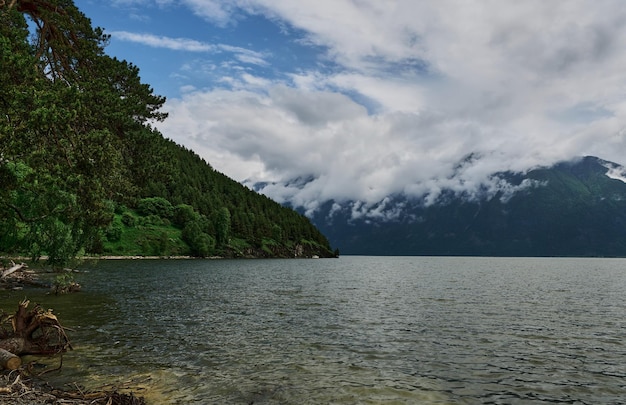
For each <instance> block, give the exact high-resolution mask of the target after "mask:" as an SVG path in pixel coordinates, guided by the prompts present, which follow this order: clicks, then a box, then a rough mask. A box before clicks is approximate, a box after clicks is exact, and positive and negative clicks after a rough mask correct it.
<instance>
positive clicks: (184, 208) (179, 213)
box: [172, 204, 200, 229]
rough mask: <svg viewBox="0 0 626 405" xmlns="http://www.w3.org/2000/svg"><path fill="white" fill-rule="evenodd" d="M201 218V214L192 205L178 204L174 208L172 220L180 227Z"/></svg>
mask: <svg viewBox="0 0 626 405" xmlns="http://www.w3.org/2000/svg"><path fill="white" fill-rule="evenodd" d="M198 220H200V215H199V214H198V213H197V212H196V211H195V210H194V209H193V207H192V206H191V205H187V204H178V205H177V206H176V207H175V208H174V218H173V219H172V222H173V224H174V225H175V226H177V227H178V228H181V229H182V228H184V227H185V225H186V224H187V223H188V222H191V221H198Z"/></svg>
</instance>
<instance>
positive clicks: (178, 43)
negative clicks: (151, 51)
mask: <svg viewBox="0 0 626 405" xmlns="http://www.w3.org/2000/svg"><path fill="white" fill-rule="evenodd" d="M110 34H111V36H113V37H114V38H116V39H119V40H121V41H128V42H136V43H139V44H143V45H147V46H151V47H153V48H166V49H171V50H174V51H188V52H211V51H215V50H216V49H217V47H216V46H215V45H211V44H206V43H203V42H200V41H196V40H193V39H187V38H169V37H164V36H158V35H152V34H138V33H134V32H128V31H113V32H111V33H110Z"/></svg>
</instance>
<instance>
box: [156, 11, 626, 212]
mask: <svg viewBox="0 0 626 405" xmlns="http://www.w3.org/2000/svg"><path fill="white" fill-rule="evenodd" d="M185 3H186V4H188V5H189V6H190V7H192V9H193V10H194V12H195V13H197V14H198V15H201V16H204V17H205V18H207V19H210V20H211V21H213V22H219V23H220V24H231V23H232V24H235V23H236V18H237V15H238V14H237V13H257V14H263V15H265V16H266V17H268V18H270V19H274V20H276V21H279V22H281V23H285V24H288V25H289V26H291V27H294V28H297V29H299V30H302V32H304V33H305V39H304V41H305V42H307V43H310V44H315V45H316V46H321V47H322V48H323V49H324V50H325V55H324V58H325V60H330V61H332V62H333V63H335V64H336V66H337V68H335V69H333V70H331V71H330V72H329V71H328V70H322V69H320V70H315V69H314V68H311V69H309V70H307V71H296V70H294V71H292V72H285V75H284V76H283V77H284V79H280V80H276V79H273V80H270V79H267V78H263V77H261V76H260V75H256V74H254V72H249V71H246V72H241V74H240V75H239V76H237V75H234V76H229V77H228V80H229V82H230V83H231V88H230V90H227V89H219V90H218V89H215V90H206V91H195V92H188V93H186V94H184V95H183V96H182V97H181V98H180V99H178V100H171V101H169V102H168V105H167V108H168V110H169V112H170V118H169V119H168V120H167V121H166V122H165V123H164V124H163V126H162V127H161V129H162V131H163V132H164V134H166V136H169V137H171V138H173V139H174V140H176V141H177V142H180V143H182V144H185V145H187V146H190V147H192V148H193V149H194V150H196V151H197V152H198V153H200V154H201V155H203V156H204V157H205V158H207V159H208V161H209V162H211V164H212V165H213V166H214V167H216V168H218V170H221V171H223V172H225V173H226V174H228V175H230V176H232V177H234V178H235V179H237V180H244V179H250V180H252V181H257V180H258V181H271V182H276V184H274V185H271V186H268V187H267V188H266V189H265V192H266V193H267V194H268V195H270V196H272V197H273V198H275V199H277V200H279V201H284V200H290V201H293V202H294V203H296V204H300V205H302V206H305V207H308V208H310V209H314V208H315V205H316V202H319V201H323V200H325V199H330V198H334V199H336V200H339V201H341V200H349V199H352V200H359V201H362V203H363V205H359V206H358V207H357V208H358V209H356V211H355V215H358V213H359V212H360V211H362V209H364V207H370V208H371V207H373V205H372V204H375V203H378V202H381V201H384V198H385V197H386V196H387V195H390V194H392V193H398V192H404V193H408V194H412V195H418V196H424V197H425V198H429V199H430V200H431V201H434V199H436V198H437V196H438V195H439V193H440V191H441V190H442V189H446V188H447V189H452V190H456V191H458V192H465V193H468V195H471V193H473V192H476V190H478V189H479V188H480V187H481V185H482V186H487V187H500V188H502V189H503V190H504V191H505V192H512V191H514V189H512V188H507V187H508V186H506V185H504V184H498V183H497V181H496V180H494V179H493V178H491V177H490V175H491V174H492V173H494V172H497V171H503V170H516V171H525V170H528V169H530V168H532V167H535V166H536V165H539V164H550V163H553V162H555V161H557V160H561V159H569V158H572V157H575V156H579V155H586V154H593V155H597V156H600V157H602V158H604V159H608V160H615V161H618V162H619V161H620V160H623V156H626V91H625V90H626V53H625V52H623V49H626V24H624V21H626V8H624V7H623V3H622V2H621V1H617V0H600V1H597V0H594V1H591V0H572V1H568V2H546V1H541V0H528V1H524V2H517V1H502V0H481V1H469V0H457V1H454V0H440V1H436V2H435V1H433V2H415V1H412V0H395V1H390V2H380V1H378V0H360V1H349V0H301V1H298V2H293V1H291V0H271V1H270V0H233V1H232V2H218V1H209V0H204V1H202V0H193V1H191V0H187V1H186V2H185ZM298 40H299V41H302V38H299V39H298ZM172 46H173V45H172ZM222 50H224V49H223V48H222ZM251 52H252V51H251ZM236 53H237V52H236ZM238 54H239V55H240V56H241V57H246V56H247V57H250V58H252V59H254V58H258V59H259V62H260V63H258V64H260V65H261V64H262V62H263V61H265V60H266V55H264V54H262V53H259V54H254V53H246V52H238ZM472 152H473V153H475V155H474V156H475V157H478V158H475V159H473V160H471V161H470V162H469V163H467V164H465V165H461V166H460V167H459V166H458V163H459V162H460V161H462V159H463V158H464V157H465V156H467V155H468V154H469V153H472ZM308 176H313V177H314V179H315V180H314V181H311V182H309V183H307V184H306V185H305V187H304V189H299V188H296V187H294V186H290V185H289V184H287V181H288V180H290V179H293V178H297V177H308ZM381 206H384V204H382V205H378V206H377V207H378V208H377V209H379V211H380V209H381V208H380V207H381ZM372 212H373V213H376V212H378V211H372Z"/></svg>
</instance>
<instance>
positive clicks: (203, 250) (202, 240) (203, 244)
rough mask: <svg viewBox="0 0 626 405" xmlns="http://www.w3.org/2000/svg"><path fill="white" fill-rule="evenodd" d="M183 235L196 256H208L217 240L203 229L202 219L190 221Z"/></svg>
mask: <svg viewBox="0 0 626 405" xmlns="http://www.w3.org/2000/svg"><path fill="white" fill-rule="evenodd" d="M181 236H182V239H183V241H185V242H186V243H187V245H189V248H190V250H191V254H192V255H194V256H200V257H206V256H209V255H210V254H211V253H212V252H213V250H214V249H215V240H214V239H213V238H212V237H211V236H209V235H207V234H206V233H205V232H203V231H202V224H201V221H190V222H188V223H187V224H186V225H185V227H184V228H183V231H182V235H181Z"/></svg>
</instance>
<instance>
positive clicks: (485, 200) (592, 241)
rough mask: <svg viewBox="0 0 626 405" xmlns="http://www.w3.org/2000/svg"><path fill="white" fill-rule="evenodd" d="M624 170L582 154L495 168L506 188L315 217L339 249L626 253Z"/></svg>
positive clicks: (339, 208) (400, 198)
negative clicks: (527, 167) (519, 168)
mask: <svg viewBox="0 0 626 405" xmlns="http://www.w3.org/2000/svg"><path fill="white" fill-rule="evenodd" d="M624 172H626V169H624V168H623V167H621V166H620V165H617V164H615V163H611V162H607V161H604V160H601V159H598V158H596V157H585V158H582V159H577V160H574V161H570V162H562V163H559V164H556V165H554V166H552V167H542V168H537V169H534V170H531V171H529V172H527V173H526V174H516V173H510V172H502V173H495V174H494V175H493V178H497V179H498V181H499V182H500V183H501V184H504V185H505V187H502V188H501V189H500V191H497V192H496V193H491V194H490V193H487V192H486V193H485V195H484V196H483V197H477V198H476V197H474V198H468V197H467V196H463V195H457V194H454V193H452V192H444V193H443V194H442V195H441V196H440V197H439V198H438V199H437V201H436V203H432V204H430V205H429V204H426V203H425V201H424V199H423V198H422V199H415V198H409V197H407V196H404V195H395V196H390V197H388V198H386V199H384V200H383V201H381V202H380V203H379V204H378V205H377V206H375V207H374V208H372V207H370V211H371V210H374V211H375V212H376V213H377V214H378V215H362V216H359V215H355V212H357V213H358V209H359V203H358V202H347V203H342V204H338V203H337V202H334V201H327V202H325V203H324V204H323V205H322V206H321V207H320V209H318V210H317V211H316V212H315V213H314V215H313V217H312V218H311V220H312V222H313V223H314V224H315V225H316V226H317V227H318V228H319V229H320V230H321V231H322V233H324V234H325V235H326V236H327V237H328V239H329V240H330V243H331V245H332V246H334V247H337V248H339V250H340V252H341V253H342V254H359V255H470V256H626V183H625V182H624V181H626V178H625V177H624V175H623V173H624Z"/></svg>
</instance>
